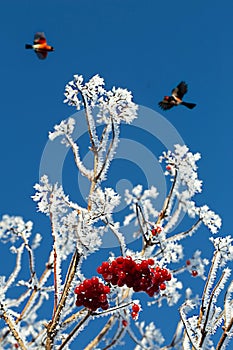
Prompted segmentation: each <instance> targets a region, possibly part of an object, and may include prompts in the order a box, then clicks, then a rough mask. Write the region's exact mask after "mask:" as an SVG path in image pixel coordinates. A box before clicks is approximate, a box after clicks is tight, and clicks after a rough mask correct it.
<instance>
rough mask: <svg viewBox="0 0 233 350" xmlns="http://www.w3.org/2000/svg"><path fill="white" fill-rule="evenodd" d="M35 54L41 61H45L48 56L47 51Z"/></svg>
mask: <svg viewBox="0 0 233 350" xmlns="http://www.w3.org/2000/svg"><path fill="white" fill-rule="evenodd" d="M35 53H36V54H37V57H38V58H39V59H40V60H44V59H45V58H46V57H47V56H48V52H47V51H35Z"/></svg>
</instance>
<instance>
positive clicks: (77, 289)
mask: <svg viewBox="0 0 233 350" xmlns="http://www.w3.org/2000/svg"><path fill="white" fill-rule="evenodd" d="M74 293H75V294H79V293H80V288H79V286H77V287H75V289H74Z"/></svg>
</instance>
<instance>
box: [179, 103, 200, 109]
mask: <svg viewBox="0 0 233 350" xmlns="http://www.w3.org/2000/svg"><path fill="white" fill-rule="evenodd" d="M181 104H182V105H183V106H185V107H187V108H189V109H193V108H194V107H195V106H196V103H189V102H181Z"/></svg>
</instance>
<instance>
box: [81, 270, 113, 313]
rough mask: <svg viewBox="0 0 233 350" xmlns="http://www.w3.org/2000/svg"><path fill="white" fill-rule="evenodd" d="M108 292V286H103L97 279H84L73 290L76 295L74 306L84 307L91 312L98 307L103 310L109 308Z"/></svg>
mask: <svg viewBox="0 0 233 350" xmlns="http://www.w3.org/2000/svg"><path fill="white" fill-rule="evenodd" d="M109 292H110V288H109V286H105V285H104V284H103V283H102V282H100V281H99V279H98V277H92V278H91V279H86V280H84V281H83V282H82V283H80V284H79V285H78V286H77V287H76V288H75V290H74V293H75V294H77V300H76V306H82V305H83V306H85V307H87V308H88V309H90V310H92V311H96V310H97V309H98V308H99V307H101V308H102V309H103V310H107V309H108V308H109V304H108V300H107V294H108V293H109Z"/></svg>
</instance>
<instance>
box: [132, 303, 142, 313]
mask: <svg viewBox="0 0 233 350" xmlns="http://www.w3.org/2000/svg"><path fill="white" fill-rule="evenodd" d="M132 310H133V311H135V312H139V310H140V306H139V305H138V304H133V305H132Z"/></svg>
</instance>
